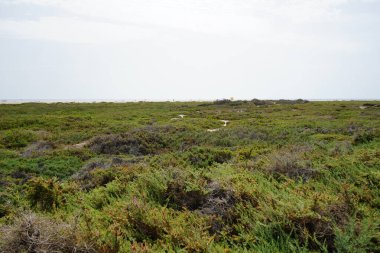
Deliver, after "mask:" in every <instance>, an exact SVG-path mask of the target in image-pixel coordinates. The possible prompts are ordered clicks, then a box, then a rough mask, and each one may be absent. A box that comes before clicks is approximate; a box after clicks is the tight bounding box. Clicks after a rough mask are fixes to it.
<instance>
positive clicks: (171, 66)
mask: <svg viewBox="0 0 380 253" xmlns="http://www.w3.org/2000/svg"><path fill="white" fill-rule="evenodd" d="M379 66H380V0H218V1H217V0H108V1H101V0H0V99H58V100H59V99H69V100H76V99H89V100H99V99H107V100H110V99H112V100H172V99H175V100H192V99H194V100H212V99H218V98H230V97H234V98H236V99H251V98H262V99H265V98H305V99H379V98H380V67H379Z"/></svg>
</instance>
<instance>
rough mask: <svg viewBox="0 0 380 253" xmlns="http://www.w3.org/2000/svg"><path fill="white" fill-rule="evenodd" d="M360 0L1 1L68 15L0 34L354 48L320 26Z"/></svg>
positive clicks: (1, 28)
mask: <svg viewBox="0 0 380 253" xmlns="http://www.w3.org/2000/svg"><path fill="white" fill-rule="evenodd" d="M360 1H368V0H307V1H306V0H107V1H104V0H0V4H1V3H3V4H4V3H7V4H21V5H22V4H34V5H42V6H50V7H53V8H57V9H60V10H63V11H65V12H66V13H67V16H65V17H39V18H37V19H36V20H33V21H11V20H0V34H2V35H3V36H5V37H6V36H17V37H21V38H32V39H44V40H54V41H63V42H92V43H99V42H100V43H111V42H124V41H128V40H133V39H141V38H146V37H149V38H152V37H156V36H159V37H160V36H162V34H163V33H172V34H180V33H181V32H190V33H202V34H210V35H214V36H215V35H216V36H228V37H238V38H241V39H248V40H251V41H252V42H254V43H270V44H282V45H293V46H308V47H314V48H315V47H320V48H324V49H333V50H337V49H338V50H354V49H356V48H358V47H360V41H359V40H358V39H356V38H347V36H345V37H344V36H343V37H342V36H340V34H333V33H327V34H325V30H326V31H327V32H328V30H329V29H330V27H329V26H330V25H332V26H333V27H334V26H337V24H339V25H340V24H344V22H345V20H344V19H342V18H341V17H342V12H341V6H343V5H344V4H347V3H349V2H360ZM371 1H376V0H371ZM321 27H322V28H321ZM315 28H317V29H315ZM318 29H319V31H317V30H318ZM321 30H322V32H321Z"/></svg>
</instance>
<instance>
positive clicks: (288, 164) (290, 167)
mask: <svg viewBox="0 0 380 253" xmlns="http://www.w3.org/2000/svg"><path fill="white" fill-rule="evenodd" d="M268 171H269V172H270V173H273V174H274V175H276V176H279V175H285V176H288V177H290V178H293V179H301V180H303V181H306V180H308V179H310V178H312V177H313V176H315V175H316V170H315V169H313V168H312V167H311V164H310V162H309V161H306V160H303V159H302V158H301V156H300V154H298V153H295V152H286V151H285V152H279V153H277V154H273V155H272V156H271V157H270V165H269V168H268Z"/></svg>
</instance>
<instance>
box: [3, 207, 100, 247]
mask: <svg viewBox="0 0 380 253" xmlns="http://www.w3.org/2000/svg"><path fill="white" fill-rule="evenodd" d="M0 252H7V253H19V252H31V253H32V252H33V253H43V252H57V253H58V252H62V253H63V252H78V253H91V252H96V251H95V249H94V248H93V246H92V243H89V242H86V241H84V240H83V238H81V237H80V235H79V234H78V230H77V225H76V224H68V223H63V222H57V221H52V220H50V219H48V218H45V217H41V216H38V215H36V214H34V213H24V214H22V215H20V217H19V218H17V219H16V220H15V221H14V222H13V224H11V225H3V226H1V227H0Z"/></svg>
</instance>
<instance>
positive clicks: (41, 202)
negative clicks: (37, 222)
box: [27, 177, 62, 211]
mask: <svg viewBox="0 0 380 253" xmlns="http://www.w3.org/2000/svg"><path fill="white" fill-rule="evenodd" d="M27 187H28V189H27V199H28V200H29V201H30V204H31V206H32V207H33V208H38V209H40V210H42V211H53V210H55V209H56V208H57V207H59V206H60V204H61V203H62V187H61V186H60V184H59V183H58V182H57V181H56V179H54V178H52V179H43V178H40V177H39V178H33V179H31V180H30V181H29V182H28V186H27Z"/></svg>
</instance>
